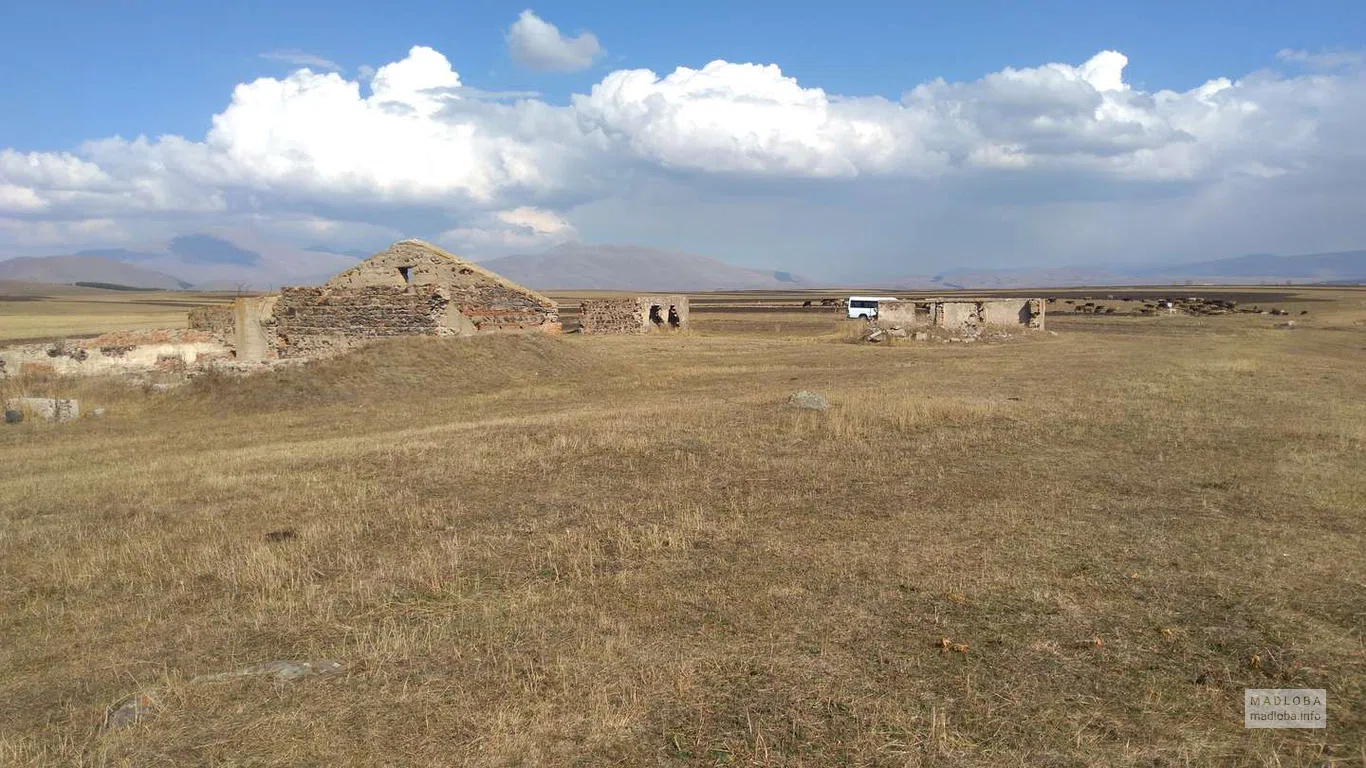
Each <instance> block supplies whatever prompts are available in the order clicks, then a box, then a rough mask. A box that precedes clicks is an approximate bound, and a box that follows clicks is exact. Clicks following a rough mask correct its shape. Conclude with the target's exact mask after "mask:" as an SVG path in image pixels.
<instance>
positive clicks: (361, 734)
mask: <svg viewBox="0 0 1366 768" xmlns="http://www.w3.org/2000/svg"><path fill="white" fill-rule="evenodd" d="M1205 292H1206V293H1209V291H1208V290H1207V289H1205ZM1278 301H1279V302H1280V303H1279V304H1278V305H1277V306H1285V307H1287V308H1291V309H1294V311H1296V312H1298V311H1300V310H1301V308H1308V309H1310V314H1309V315H1307V316H1298V315H1297V316H1296V317H1295V320H1296V325H1295V327H1294V328H1288V329H1287V328H1281V327H1277V326H1278V325H1279V324H1280V322H1281V321H1282V320H1283V318H1279V317H1268V316H1262V315H1234V316H1222V317H1203V318H1195V317H1182V316H1172V317H1165V316H1164V317H1101V316H1095V317H1091V316H1087V317H1080V316H1078V317H1071V316H1066V315H1054V316H1051V317H1050V322H1049V325H1050V327H1051V328H1052V329H1054V330H1055V331H1056V334H1048V333H1045V334H1040V335H1038V336H1035V337H1031V338H1016V339H1012V340H1009V341H1005V342H1000V343H986V342H982V343H977V344H926V343H920V344H917V343H901V342H898V343H893V344H890V345H865V344H855V343H850V341H849V339H850V338H851V337H852V336H853V334H852V333H851V331H850V328H851V326H850V323H848V322H842V321H839V320H837V319H836V318H837V315H836V314H835V313H833V312H828V311H827V312H806V313H801V312H767V311H765V312H721V311H715V312H709V311H707V310H706V309H705V308H700V309H695V311H694V323H695V328H694V329H693V330H692V331H690V332H687V333H682V334H674V335H668V336H652V337H646V338H610V337H581V336H572V335H571V336H565V337H562V338H550V337H523V338H519V337H489V338H477V339H468V340H450V341H439V340H405V341H399V342H393V343H387V344H382V345H378V346H374V347H370V348H368V349H365V350H362V351H361V352H359V353H357V354H355V355H352V356H350V357H347V358H342V359H337V360H332V361H329V362H325V363H319V364H315V365H312V366H310V367H308V368H304V369H293V370H285V371H279V372H276V373H272V374H267V375H261V376H258V377H254V378H249V379H226V378H212V377H209V378H201V379H198V380H196V381H194V382H193V383H192V384H190V385H189V386H188V387H186V388H184V389H181V390H178V391H173V392H169V393H151V392H144V391H141V390H137V389H132V388H129V387H127V386H122V385H120V384H118V383H117V382H109V381H84V382H26V383H24V385H25V386H29V387H32V388H41V389H44V390H46V391H51V392H59V393H66V394H71V395H74V396H79V397H81V398H82V400H83V404H84V405H85V406H86V407H90V406H94V405H105V406H107V407H108V409H109V415H107V416H105V417H104V418H101V419H84V420H81V421H79V422H76V423H73V424H67V425H48V424H31V423H25V424H21V425H15V426H10V427H6V428H3V429H0V468H2V471H3V477H4V480H3V482H0V701H3V702H5V706H3V707H0V764H6V765H52V764H80V765H357V766H361V765H365V766H370V765H390V764H415V765H505V766H513V765H583V766H599V765H631V766H634V765H656V766H711V765H728V764H729V765H765V766H826V765H850V766H884V765H885V766H1060V767H1061V766H1207V765H1252V766H1301V765H1302V766H1311V765H1312V766H1320V765H1333V766H1366V471H1363V468H1366V399H1363V397H1362V394H1363V392H1366V291H1352V290H1338V291H1326V290H1324V291H1314V290H1309V289H1298V290H1296V291H1295V292H1294V295H1292V296H1284V297H1279V298H1278ZM702 303H703V302H702V301H700V300H699V301H698V304H702ZM35 307H36V308H37V309H41V305H35ZM38 314H41V313H38ZM97 330H105V329H97ZM30 335H36V334H30ZM11 386H17V385H16V384H14V383H12V384H11ZM796 390H813V391H817V392H820V393H822V394H824V395H826V396H827V397H828V398H829V400H830V402H831V409H830V410H829V411H827V412H824V413H820V412H811V411H798V410H793V409H791V408H788V407H787V406H786V405H785V403H786V399H787V396H788V394H789V393H791V392H793V391H796ZM946 644H947V647H944V646H945V645H946ZM282 659H293V660H303V659H335V660H337V661H339V662H341V663H342V664H343V665H344V669H343V672H342V673H341V674H338V675H333V676H330V677H316V678H308V679H302V680H297V681H293V682H280V681H276V680H270V679H260V678H251V677H243V678H231V679H226V680H223V679H219V680H213V681H208V682H204V681H199V682H191V680H192V679H193V678H195V677H197V676H199V675H205V674H214V673H219V672H224V671H229V670H233V669H236V668H239V667H242V666H244V665H250V664H255V663H259V662H267V661H273V660H282ZM1248 687H1258V688H1301V687H1304V688H1325V689H1327V691H1328V697H1329V701H1328V711H1329V725H1328V728H1327V729H1325V730H1247V729H1244V727H1243V690H1244V688H1248ZM142 691H155V692H156V697H157V711H156V714H155V717H153V718H152V719H149V720H146V721H143V722H141V723H138V724H136V725H134V726H132V727H129V728H125V729H119V730H104V729H102V728H101V723H102V720H103V717H104V712H105V708H106V707H108V706H110V705H112V704H115V703H117V702H119V701H120V700H121V699H123V698H124V697H126V696H129V695H130V694H134V693H138V692H142Z"/></svg>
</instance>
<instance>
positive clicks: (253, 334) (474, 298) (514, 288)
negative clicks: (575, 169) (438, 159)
mask: <svg viewBox="0 0 1366 768" xmlns="http://www.w3.org/2000/svg"><path fill="white" fill-rule="evenodd" d="M229 312H230V314H231V322H229V321H228V319H227V318H228V314H229ZM191 323H192V327H194V324H195V323H199V324H200V326H199V327H201V328H202V329H203V330H212V331H213V332H215V333H219V334H222V335H223V336H224V337H225V339H226V338H228V337H229V333H230V343H231V345H232V347H233V349H234V352H235V354H236V357H237V359H238V360H262V359H270V358H300V357H324V356H328V355H333V354H338V353H342V352H346V351H348V350H350V349H354V348H355V347H357V346H360V345H361V344H364V343H366V342H368V341H372V340H374V339H380V338H387V337H393V336H465V335H472V334H476V333H490V332H544V333H558V332H559V331H560V318H559V307H558V306H557V305H556V303H555V302H554V301H553V300H551V299H549V298H547V297H545V296H542V295H541V294H539V293H536V292H535V291H532V290H530V289H528V288H524V287H522V286H520V285H517V284H516V283H514V282H512V281H510V280H507V279H506V278H503V277H502V276H500V275H497V274H494V273H493V272H490V271H489V270H487V269H484V268H483V267H480V266H479V265H477V264H474V263H472V262H468V261H465V260H464V259H461V258H458V257H456V256H453V255H451V254H449V253H447V252H446V251H443V250H441V249H440V248H437V247H436V246H434V245H430V244H428V243H424V242H422V241H420V240H403V241H400V242H397V243H394V244H393V245H391V246H389V247H388V248H387V249H385V250H384V251H381V252H380V253H377V254H375V255H374V256H372V257H370V258H369V259H367V260H366V261H364V262H362V263H360V264H358V265H356V266H355V267H352V268H351V269H348V270H346V271H345V272H342V273H341V274H339V275H337V276H336V277H334V278H332V279H331V280H328V281H327V282H326V283H324V284H323V285H321V286H316V287H311V286H310V287H291V288H284V289H282V290H281V291H280V293H279V294H278V295H274V296H260V297H251V298H240V299H237V300H236V302H234V304H233V305H232V307H231V309H230V310H228V309H227V308H223V309H215V310H205V311H201V312H200V313H199V314H198V315H193V314H192V315H191ZM229 328H230V331H229Z"/></svg>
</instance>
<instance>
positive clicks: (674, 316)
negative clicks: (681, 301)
mask: <svg viewBox="0 0 1366 768" xmlns="http://www.w3.org/2000/svg"><path fill="white" fill-rule="evenodd" d="M679 325H680V321H679V319H678V307H675V306H674V305H672V304H670V305H669V327H670V328H677V327H678V326H679Z"/></svg>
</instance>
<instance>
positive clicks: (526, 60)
mask: <svg viewBox="0 0 1366 768" xmlns="http://www.w3.org/2000/svg"><path fill="white" fill-rule="evenodd" d="M507 45H508V55H510V56H511V57H512V60H513V61H515V62H517V63H518V64H520V65H522V66H524V67H526V68H528V69H534V70H536V71H538V72H578V71H580V70H584V69H588V68H589V67H591V66H593V61H594V59H596V58H598V57H599V56H601V55H602V54H603V49H602V45H601V44H599V43H598V38H597V36H595V35H594V34H593V33H592V32H582V33H580V34H578V35H576V36H574V37H565V36H564V35H562V34H560V30H559V29H558V28H557V27H556V26H555V25H554V24H551V23H550V22H548V21H545V20H543V19H542V18H541V17H539V16H537V15H536V14H535V13H534V12H532V11H530V10H525V11H522V14H521V15H520V16H518V17H517V21H515V22H513V23H512V26H511V27H509V28H508V32H507Z"/></svg>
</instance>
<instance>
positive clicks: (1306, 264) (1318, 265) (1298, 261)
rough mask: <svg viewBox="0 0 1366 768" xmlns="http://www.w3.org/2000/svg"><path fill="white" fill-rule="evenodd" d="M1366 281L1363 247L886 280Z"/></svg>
mask: <svg viewBox="0 0 1366 768" xmlns="http://www.w3.org/2000/svg"><path fill="white" fill-rule="evenodd" d="M1185 282H1194V283H1204V284H1215V285H1219V284H1254V285H1255V284H1258V283H1331V284H1339V285H1341V284H1353V283H1361V282H1366V251H1339V252H1335V253H1315V254H1308V255H1304V256H1275V255H1271V254H1253V255H1250V256H1237V257H1234V258H1229V259H1215V260H1212V261H1198V262H1193V263H1188V264H1158V265H1137V266H1077V267H1048V268H1029V267H1026V268H1022V269H955V270H950V271H948V272H943V273H940V274H938V275H933V276H921V277H904V278H899V279H896V280H892V281H889V283H888V284H889V285H891V286H893V287H897V288H911V289H917V290H923V289H931V290H932V289H935V288H944V289H961V288H968V289H973V288H982V289H990V288H1065V287H1068V286H1083V285H1096V286H1102V285H1179V284H1181V283H1185Z"/></svg>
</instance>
